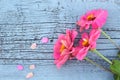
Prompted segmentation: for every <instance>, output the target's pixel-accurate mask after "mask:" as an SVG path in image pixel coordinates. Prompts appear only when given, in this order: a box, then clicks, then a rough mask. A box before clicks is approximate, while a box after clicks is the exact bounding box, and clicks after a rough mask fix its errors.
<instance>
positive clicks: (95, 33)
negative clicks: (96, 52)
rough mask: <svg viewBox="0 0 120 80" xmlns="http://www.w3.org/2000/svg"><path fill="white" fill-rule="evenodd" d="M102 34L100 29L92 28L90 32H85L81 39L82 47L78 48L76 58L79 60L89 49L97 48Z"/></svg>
mask: <svg viewBox="0 0 120 80" xmlns="http://www.w3.org/2000/svg"><path fill="white" fill-rule="evenodd" d="M99 36H100V30H96V29H92V30H91V32H90V34H88V33H83V34H82V39H81V40H80V42H79V44H80V47H79V48H76V51H78V52H76V53H77V54H76V58H77V59H78V60H83V59H84V57H85V56H86V55H87V53H88V51H89V50H93V49H95V48H96V41H97V39H98V38H99Z"/></svg>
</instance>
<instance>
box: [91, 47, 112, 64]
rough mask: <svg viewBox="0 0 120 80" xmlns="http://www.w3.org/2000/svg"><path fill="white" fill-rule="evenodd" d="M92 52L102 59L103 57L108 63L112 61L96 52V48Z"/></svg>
mask: <svg viewBox="0 0 120 80" xmlns="http://www.w3.org/2000/svg"><path fill="white" fill-rule="evenodd" d="M92 52H94V53H96V54H97V55H98V56H100V57H101V58H102V59H104V60H105V61H106V62H108V63H109V64H112V62H111V61H110V60H109V59H108V58H106V57H105V56H103V55H102V54H101V53H100V52H98V51H97V50H96V49H94V50H92Z"/></svg>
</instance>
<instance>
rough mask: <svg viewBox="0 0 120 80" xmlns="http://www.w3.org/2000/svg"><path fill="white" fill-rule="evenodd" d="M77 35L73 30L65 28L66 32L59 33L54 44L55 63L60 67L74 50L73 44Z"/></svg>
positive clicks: (70, 56)
mask: <svg viewBox="0 0 120 80" xmlns="http://www.w3.org/2000/svg"><path fill="white" fill-rule="evenodd" d="M76 36H77V32H76V31H75V30H66V34H61V35H60V36H59V37H58V40H57V41H56V43H55V45H54V58H55V64H56V66H57V67H58V68H60V67H61V66H62V65H63V64H64V63H65V62H66V61H67V60H68V59H71V58H72V57H73V56H72V53H73V52H74V48H73V44H74V39H75V37H76Z"/></svg>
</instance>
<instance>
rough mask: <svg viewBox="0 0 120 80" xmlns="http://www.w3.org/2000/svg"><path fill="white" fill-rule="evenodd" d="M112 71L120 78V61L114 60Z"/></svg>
mask: <svg viewBox="0 0 120 80" xmlns="http://www.w3.org/2000/svg"><path fill="white" fill-rule="evenodd" d="M110 70H111V71H112V72H113V73H114V74H116V75H118V76H120V61H119V60H113V61H112V64H111V65H110Z"/></svg>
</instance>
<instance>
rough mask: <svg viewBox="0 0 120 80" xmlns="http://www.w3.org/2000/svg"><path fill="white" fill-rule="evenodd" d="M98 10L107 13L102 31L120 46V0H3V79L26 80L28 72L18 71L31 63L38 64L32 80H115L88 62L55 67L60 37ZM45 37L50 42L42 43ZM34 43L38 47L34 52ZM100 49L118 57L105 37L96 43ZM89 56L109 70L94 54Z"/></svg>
mask: <svg viewBox="0 0 120 80" xmlns="http://www.w3.org/2000/svg"><path fill="white" fill-rule="evenodd" d="M96 8H103V9H106V10H108V13H109V16H108V19H107V23H106V24H105V25H104V27H103V30H104V31H105V32H106V33H107V34H108V35H109V36H111V38H112V39H113V40H114V41H115V42H116V43H117V44H118V45H119V44H120V14H119V13H120V1H119V0H0V71H1V73H0V80H10V79H11V80H16V79H17V80H22V79H24V76H25V74H26V73H27V72H28V70H26V71H22V72H18V71H17V70H15V67H16V65H17V64H24V66H25V67H26V68H27V67H28V65H29V64H36V65H38V68H37V70H36V71H35V73H36V76H35V78H33V79H36V80H38V79H42V80H47V79H48V78H49V79H50V80H61V79H62V80H67V79H69V80H78V79H81V80H88V79H89V80H96V77H97V80H101V79H102V80H107V79H109V80H113V79H112V75H111V74H110V73H108V72H105V71H102V70H101V69H99V68H97V67H94V66H92V65H90V64H88V63H87V62H86V61H83V62H77V61H76V60H71V61H69V62H68V63H67V64H65V66H64V67H63V68H62V69H61V70H57V69H56V67H55V65H54V64H53V45H54V43H55V41H56V39H57V37H58V35H59V34H61V33H65V30H66V29H68V28H69V29H74V28H76V27H77V26H76V24H75V22H76V21H77V20H78V19H79V16H81V15H82V14H84V13H85V12H86V11H88V10H91V9H96ZM42 37H48V38H49V42H48V43H47V44H43V43H41V42H40V40H41V38H42ZM34 42H35V43H37V45H38V47H37V49H35V50H31V49H30V46H31V44H32V43H34ZM97 49H98V50H99V51H100V52H101V53H102V54H104V55H105V56H106V57H108V58H110V59H114V58H116V57H115V56H116V54H117V52H118V49H117V48H116V47H115V46H114V45H112V44H111V43H110V42H109V41H108V40H107V39H106V38H105V37H104V36H103V35H101V37H100V39H99V40H98V41H97ZM88 56H89V57H90V58H91V59H93V60H94V61H96V62H98V63H100V64H102V65H104V66H107V67H108V65H106V63H103V62H102V60H101V59H100V58H99V57H97V56H96V55H94V54H92V53H91V52H89V54H88ZM8 68H9V69H11V70H8ZM93 69H94V70H93ZM91 72H92V74H91ZM14 74H16V76H14ZM69 75H71V77H69ZM91 76H92V77H91Z"/></svg>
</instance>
